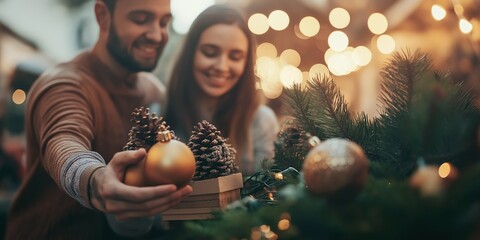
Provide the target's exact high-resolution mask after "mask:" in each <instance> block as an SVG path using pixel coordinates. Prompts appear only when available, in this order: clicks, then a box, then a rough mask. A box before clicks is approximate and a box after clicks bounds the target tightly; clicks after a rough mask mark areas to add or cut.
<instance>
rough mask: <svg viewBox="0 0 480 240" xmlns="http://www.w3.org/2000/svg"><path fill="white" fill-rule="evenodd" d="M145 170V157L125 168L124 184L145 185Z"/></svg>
mask: <svg viewBox="0 0 480 240" xmlns="http://www.w3.org/2000/svg"><path fill="white" fill-rule="evenodd" d="M144 172H145V159H143V160H142V161H140V162H139V163H137V164H135V165H132V166H130V167H128V168H127V171H126V173H125V184H127V185H130V186H135V187H143V186H146V185H147V183H146V180H145V176H144Z"/></svg>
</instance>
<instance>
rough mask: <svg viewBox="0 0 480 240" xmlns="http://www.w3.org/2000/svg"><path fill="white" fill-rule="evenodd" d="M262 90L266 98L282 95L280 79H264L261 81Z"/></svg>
mask: <svg viewBox="0 0 480 240" xmlns="http://www.w3.org/2000/svg"><path fill="white" fill-rule="evenodd" d="M261 87H262V92H263V95H265V97H266V98H268V99H276V98H278V97H280V95H282V92H283V85H282V83H281V82H280V81H274V80H273V79H272V80H268V79H267V80H265V81H262V82H261Z"/></svg>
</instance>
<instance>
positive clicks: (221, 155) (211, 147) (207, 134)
mask: <svg viewBox="0 0 480 240" xmlns="http://www.w3.org/2000/svg"><path fill="white" fill-rule="evenodd" d="M188 147H190V149H191V150H192V152H193V155H194V156H195V160H196V164H197V168H196V171H195V176H194V177H193V180H204V179H210V178H216V177H220V176H226V175H230V174H232V173H236V172H238V171H239V169H238V166H237V165H236V164H235V154H236V151H235V149H234V148H233V147H232V146H231V145H230V144H229V143H228V142H227V139H225V138H223V137H222V136H221V133H220V131H218V130H217V128H216V127H215V126H214V125H212V124H210V123H209V122H208V121H202V122H201V123H198V124H197V126H195V127H194V130H193V131H192V136H190V140H189V143H188Z"/></svg>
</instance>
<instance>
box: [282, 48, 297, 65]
mask: <svg viewBox="0 0 480 240" xmlns="http://www.w3.org/2000/svg"><path fill="white" fill-rule="evenodd" d="M280 61H282V62H284V63H286V64H290V65H292V66H295V67H298V66H299V65H300V62H301V61H302V58H301V57H300V54H299V53H298V52H297V51H295V50H293V49H287V50H285V51H283V52H282V54H280Z"/></svg>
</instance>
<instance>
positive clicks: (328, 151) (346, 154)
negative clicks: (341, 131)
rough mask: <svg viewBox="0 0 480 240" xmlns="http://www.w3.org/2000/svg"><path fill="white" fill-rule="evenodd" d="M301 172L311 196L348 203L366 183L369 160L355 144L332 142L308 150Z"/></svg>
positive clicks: (334, 140) (344, 141)
mask: <svg viewBox="0 0 480 240" xmlns="http://www.w3.org/2000/svg"><path fill="white" fill-rule="evenodd" d="M302 171H303V174H304V180H305V185H306V187H307V189H308V190H309V191H310V192H311V193H313V194H315V195H320V196H324V197H327V198H330V199H332V200H338V201H343V200H349V199H351V198H353V197H354V196H356V195H357V194H358V193H359V192H360V191H361V190H362V189H363V187H364V186H365V184H366V182H367V178H368V159H367V157H366V156H365V153H364V152H363V149H362V148H361V147H360V146H359V145H357V144H356V143H354V142H352V141H349V140H346V139H340V138H331V139H327V140H326V141H324V142H321V143H319V144H318V145H316V146H315V147H314V148H313V149H312V150H310V152H309V153H308V155H307V156H306V158H305V161H304V163H303V170H302Z"/></svg>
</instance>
